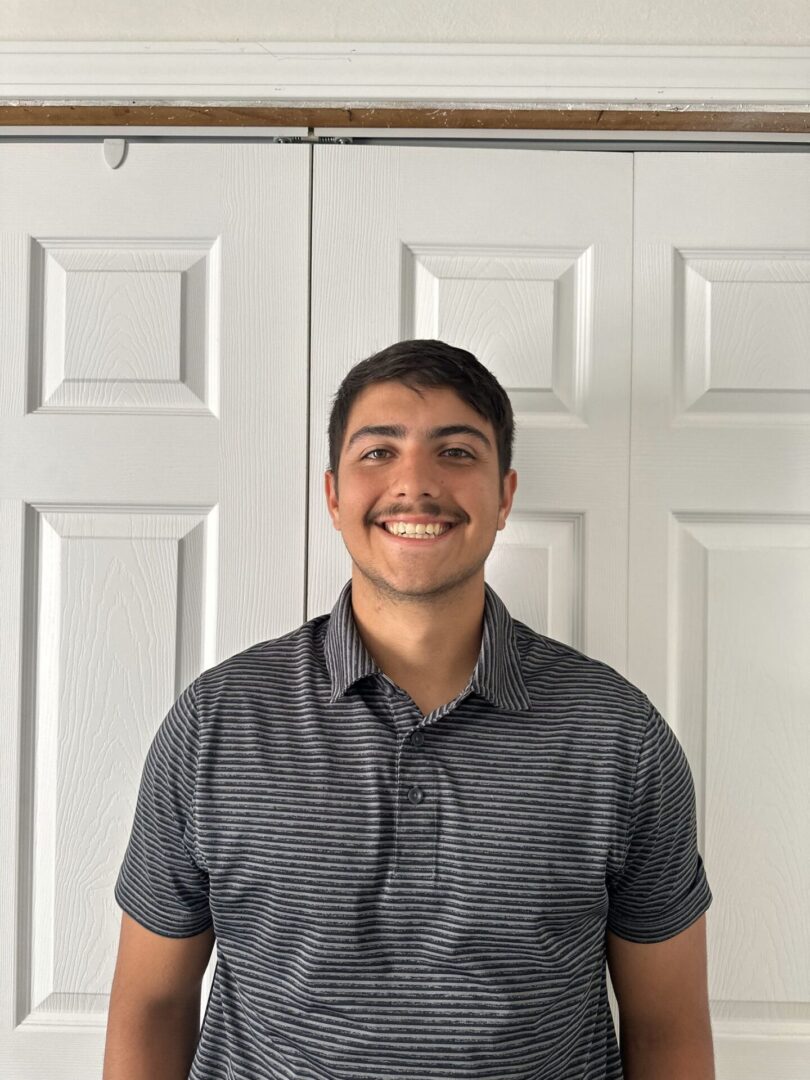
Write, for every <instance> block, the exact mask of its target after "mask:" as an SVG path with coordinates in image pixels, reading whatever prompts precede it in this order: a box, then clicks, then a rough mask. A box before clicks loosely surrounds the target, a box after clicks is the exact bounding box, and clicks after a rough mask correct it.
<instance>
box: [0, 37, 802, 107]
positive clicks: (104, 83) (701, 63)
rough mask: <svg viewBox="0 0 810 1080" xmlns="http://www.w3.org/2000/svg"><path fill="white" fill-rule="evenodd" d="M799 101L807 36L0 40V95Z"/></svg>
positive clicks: (98, 100) (419, 101) (45, 98)
mask: <svg viewBox="0 0 810 1080" xmlns="http://www.w3.org/2000/svg"><path fill="white" fill-rule="evenodd" d="M237 102H238V103H239V104H243V105H251V104H253V105H269V104H274V105H283V104H290V105H301V104H308V105H324V106H330V105H331V106H338V105H340V106H348V107H364V106H374V105H383V106H390V105H392V104H396V105H399V106H401V105H403V104H407V103H413V104H414V105H420V106H428V105H432V104H433V105H436V106H437V107H439V108H446V107H448V105H452V104H464V105H466V106H468V107H483V108H486V107H491V106H500V107H505V106H513V107H518V108H527V107H540V106H547V107H555V106H556V107H560V108H565V107H570V106H572V105H574V106H579V107H582V106H593V107H598V108H620V107H622V108H627V107H634V108H639V107H641V108H656V109H677V108H684V107H685V108H688V107H690V106H691V107H692V108H698V107H700V108H715V109H716V108H718V107H721V106H722V107H723V108H726V109H738V110H746V111H748V110H756V109H762V110H764V109H768V110H778V111H804V110H808V109H810V48H808V47H805V46H789V45H785V46H719V45H718V46H715V45H691V46H687V45H471V44H463V45H453V44H433V43H431V44H410V43H388V42H385V43H374V42H360V43H346V42H336V43H333V42H316V43H309V42H237V43H231V42H217V41H212V42H119V41H108V42H103V41H73V42H56V41H7V42H0V103H3V104H7V105H9V104H22V103H26V104H83V105H104V104H122V103H127V104H147V103H148V104H173V105H177V104H189V105H203V104H205V105H216V104H218V103H221V104H228V105H233V104H235V103H237Z"/></svg>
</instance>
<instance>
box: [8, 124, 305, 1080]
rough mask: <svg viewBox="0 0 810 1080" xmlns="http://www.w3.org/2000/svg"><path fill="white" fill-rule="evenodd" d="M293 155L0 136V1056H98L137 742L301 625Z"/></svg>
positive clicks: (297, 208)
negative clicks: (210, 673)
mask: <svg viewBox="0 0 810 1080" xmlns="http://www.w3.org/2000/svg"><path fill="white" fill-rule="evenodd" d="M310 154H311V147H309V146H295V145H280V144H273V143H269V142H266V143H245V144H237V143H229V142H224V143H220V144H217V143H213V142H176V143H171V142H166V143H146V142H137V141H134V142H131V143H130V144H129V146H128V148H127V154H126V157H125V158H124V160H123V162H122V163H121V165H120V166H119V167H118V168H115V169H113V168H110V166H109V165H108V164H107V163H106V161H105V159H104V155H103V150H102V146H101V144H100V143H99V142H98V140H93V141H87V142H85V141H82V142H45V141H43V142H29V143H23V142H21V143H11V142H9V143H4V144H3V145H2V146H0V281H1V282H2V309H1V311H0V416H1V420H0V461H2V471H0V497H1V498H0V535H2V561H0V628H1V629H2V643H3V644H2V649H1V650H0V665H1V667H0V678H2V686H3V695H2V703H0V709H1V710H2V712H1V713H0V732H1V733H2V743H3V753H2V759H1V763H0V770H1V771H0V792H2V795H1V796H0V799H1V800H2V802H1V804H0V821H2V824H1V825H0V861H1V862H2V865H3V867H4V874H3V880H2V885H1V886H0V972H2V977H0V1075H2V1076H3V1077H8V1078H9V1080H11V1078H13V1080H34V1078H36V1080H40V1078H42V1077H48V1078H49V1080H62V1078H64V1080H77V1078H78V1077H80V1076H81V1077H88V1078H90V1077H98V1076H100V1075H101V1062H102V1054H103V1046H104V1034H105V1026H106V1018H107V1006H108V995H109V991H110V985H111V982H112V975H113V966H114V961H115V951H116V946H117V941H118V929H119V925H120V919H121V911H120V909H119V908H118V906H117V905H116V903H115V899H114V897H113V885H114V883H115V877H116V874H117V872H118V869H119V867H120V863H121V860H122V858H123V854H124V849H125V847H126V842H127V840H128V837H129V831H130V828H131V825H132V817H133V813H134V809H135V799H136V795H137V785H138V781H139V779H140V775H141V770H142V768H143V764H144V759H145V755H146V750H147V747H148V745H149V743H150V741H151V739H152V736H153V735H154V732H155V730H156V728H157V726H158V724H159V722H160V721H161V719H162V718H163V716H164V715H165V713H166V712H167V710H168V708H169V706H170V705H171V704H172V702H173V701H174V700H175V698H176V697H177V695H178V694H179V692H180V690H181V689H182V688H183V687H184V686H186V685H187V684H188V683H189V682H191V680H192V679H193V678H194V677H195V676H196V675H197V674H198V673H199V672H200V671H202V670H203V669H204V668H206V667H210V666H211V665H213V664H214V663H216V662H217V661H218V660H220V659H223V658H224V657H226V656H229V655H230V654H232V653H234V652H237V651H238V650H240V649H242V648H245V647H246V646H248V645H250V644H253V643H254V642H257V641H261V640H264V639H266V638H271V637H275V636H277V635H279V634H282V633H285V632H286V631H287V630H289V629H290V628H291V627H293V626H297V625H298V624H299V623H300V622H301V621H302V617H303V611H304V573H305V565H304V556H305V533H304V529H305V520H306V516H305V515H306V505H305V492H306V479H307V476H306V472H307V459H306V446H307V312H308V256H309V251H308V245H309V221H308V216H309V174H310ZM214 960H215V956H214V958H212V963H211V965H210V966H209V976H210V973H211V971H212V968H213V963H214Z"/></svg>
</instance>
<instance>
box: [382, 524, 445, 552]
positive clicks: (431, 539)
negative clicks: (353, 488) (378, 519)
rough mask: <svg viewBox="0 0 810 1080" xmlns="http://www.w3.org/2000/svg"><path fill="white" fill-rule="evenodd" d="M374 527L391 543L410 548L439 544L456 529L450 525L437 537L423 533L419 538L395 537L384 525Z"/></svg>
mask: <svg viewBox="0 0 810 1080" xmlns="http://www.w3.org/2000/svg"><path fill="white" fill-rule="evenodd" d="M376 527H377V528H378V529H380V530H382V532H384V533H385V535H386V536H387V537H388V539H389V540H391V541H393V543H395V544H407V545H409V546H410V547H416V545H417V544H423V545H425V546H430V545H432V544H440V543H441V542H442V541H443V540H445V539H447V537H448V536H450V534H451V533H452V532H454V531H455V528H456V526H455V525H451V526H450V528H448V529H445V531H444V532H443V533H441V534H440V535H439V536H431V535H430V533H423V534H422V535H421V536H405V535H401V536H397V535H396V534H395V533H392V532H389V531H388V529H386V527H385V526H384V525H380V524H379V523H378V524H377V526H376Z"/></svg>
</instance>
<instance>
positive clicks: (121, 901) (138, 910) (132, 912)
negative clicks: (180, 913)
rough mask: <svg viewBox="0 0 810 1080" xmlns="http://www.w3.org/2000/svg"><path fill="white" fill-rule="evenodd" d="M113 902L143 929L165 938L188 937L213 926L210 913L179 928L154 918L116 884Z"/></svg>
mask: <svg viewBox="0 0 810 1080" xmlns="http://www.w3.org/2000/svg"><path fill="white" fill-rule="evenodd" d="M113 895H114V897H115V902H116V904H117V905H118V907H119V908H120V909H121V910H122V911H124V912H126V914H127V915H129V917H130V918H131V919H134V920H135V922H136V923H138V925H139V926H142V927H143V928H144V929H145V930H149V931H151V933H153V934H159V935H160V936H161V937H167V938H189V937H196V936H197V935H198V934H202V933H203V932H204V931H205V930H207V929H208V928H209V926H213V923H214V920H213V919H212V917H211V915H210V914H208V915H207V916H202V917H201V918H200V919H199V920H198V921H197V922H195V923H192V924H190V925H186V926H184V927H182V928H180V929H178V928H176V927H174V926H172V925H171V924H170V923H168V922H166V921H165V920H161V919H158V918H155V916H154V914H153V913H152V912H150V911H148V910H145V909H144V908H143V907H142V906H139V905H136V904H133V903H132V902H131V901H130V900H129V898H128V897H127V896H125V895H124V894H122V892H121V890H119V888H118V887H117V886H116V888H115V889H114V890H113Z"/></svg>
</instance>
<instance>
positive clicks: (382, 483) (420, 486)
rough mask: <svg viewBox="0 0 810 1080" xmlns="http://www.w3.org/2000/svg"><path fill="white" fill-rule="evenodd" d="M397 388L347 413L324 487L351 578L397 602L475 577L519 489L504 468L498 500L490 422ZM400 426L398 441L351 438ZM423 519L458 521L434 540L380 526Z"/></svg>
mask: <svg viewBox="0 0 810 1080" xmlns="http://www.w3.org/2000/svg"><path fill="white" fill-rule="evenodd" d="M420 392H421V396H420V394H417V393H416V392H415V391H414V390H411V389H410V388H409V387H407V386H405V385H404V384H403V383H399V382H381V383H375V384H372V385H371V386H367V387H366V388H365V389H364V390H362V391H361V392H360V394H358V396H357V398H355V401H354V404H353V405H352V409H351V412H350V414H349V421H348V424H347V425H346V433H345V436H344V440H343V446H342V447H341V453H340V461H339V464H338V481H339V483H338V494H337V495H336V494H335V485H334V481H333V477H332V474H331V472H329V470H327V471H326V473H325V476H324V480H325V488H326V497H327V504H328V508H329V514H330V516H331V518H332V522H333V524H334V526H335V528H336V529H338V530H339V531H340V532H341V533H342V535H343V542H344V543H345V545H346V548H347V549H348V552H349V554H350V556H351V558H352V562H353V563H354V565H355V566H356V568H357V570H358V571H359V572H360V573H361V574H363V575H364V577H365V578H367V579H368V581H369V582H370V583H371V584H373V585H374V586H376V587H377V588H378V589H380V590H381V591H382V592H384V593H386V594H387V595H388V596H390V597H392V598H396V599H400V600H401V599H402V598H404V597H420V596H429V595H435V594H439V593H444V592H447V591H449V590H451V589H453V588H454V587H456V586H459V585H461V584H462V583H463V582H466V581H468V580H469V579H470V578H472V577H475V576H476V575H480V578H481V580H482V581H483V576H484V563H485V561H486V559H487V556H488V555H489V553H490V551H491V550H492V547H493V544H494V543H495V535H496V533H497V532H498V530H499V529H503V528H504V526H505V524H506V519H507V517H508V516H509V511H510V509H511V507H512V498H513V496H514V492H515V488H516V487H517V473H516V472H515V470H514V469H510V470H509V472H508V473H507V475H506V477H505V478H504V485H503V497H502V498H501V495H500V484H499V468H498V450H497V446H496V442H495V432H494V429H493V427H492V425H491V424H490V423H489V421H487V420H485V419H484V418H483V417H482V416H479V414H478V413H477V412H476V411H475V410H474V409H473V408H471V407H470V406H469V405H467V403H466V402H465V401H463V400H462V399H461V398H460V397H459V396H458V395H457V394H456V393H455V391H454V390H451V389H449V388H444V387H442V388H441V389H438V388H431V387H420ZM454 424H463V425H468V426H470V427H473V428H477V429H478V430H479V431H480V432H481V433H482V434H483V435H484V436H485V437H486V439H487V441H488V443H489V445H488V446H487V445H485V444H484V442H482V441H481V440H480V439H479V438H476V437H475V435H473V434H471V433H469V432H459V433H457V434H451V435H443V436H441V437H439V438H430V437H429V436H428V431H429V429H431V428H438V427H444V426H447V425H454ZM369 425H374V426H377V425H401V426H402V428H403V429H404V435H403V436H401V437H400V436H398V435H392V434H374V433H366V434H361V435H359V436H358V435H357V434H356V433H357V432H358V431H359V430H360V429H361V428H364V427H366V426H369ZM413 517H420V518H425V519H431V520H436V519H441V520H443V521H450V522H454V523H455V524H454V525H453V528H451V529H450V530H449V531H448V532H446V533H445V534H444V535H441V536H439V537H438V538H437V539H430V538H428V539H408V538H401V537H398V536H392V535H390V534H389V533H388V532H387V531H386V530H385V529H384V528H383V527H382V525H381V524H380V523H381V522H382V520H384V519H387V520H391V519H400V520H401V519H403V518H413Z"/></svg>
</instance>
